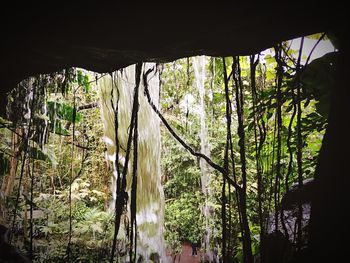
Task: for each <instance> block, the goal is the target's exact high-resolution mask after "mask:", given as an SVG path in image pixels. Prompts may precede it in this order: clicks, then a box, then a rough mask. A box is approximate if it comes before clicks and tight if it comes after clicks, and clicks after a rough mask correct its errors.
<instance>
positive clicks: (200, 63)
mask: <svg viewBox="0 0 350 263" xmlns="http://www.w3.org/2000/svg"><path fill="white" fill-rule="evenodd" d="M192 66H193V70H194V79H195V85H196V88H197V90H198V93H199V100H200V107H199V109H200V110H199V115H200V124H201V126H200V127H201V129H200V133H199V134H200V141H201V153H203V154H204V155H206V156H208V157H209V158H210V148H209V143H208V129H207V126H206V113H205V79H206V57H205V56H198V57H193V58H192ZM199 165H200V169H201V184H202V193H203V194H204V195H205V206H204V208H203V215H204V217H205V222H206V230H207V233H206V235H205V250H206V253H205V254H206V255H205V256H206V260H208V261H209V262H212V260H213V256H212V252H211V248H210V238H211V229H210V227H209V220H210V218H211V214H210V206H209V204H208V201H209V200H208V198H209V197H210V195H211V190H210V181H211V178H210V168H209V165H208V164H207V162H206V161H205V160H203V158H201V159H200V163H199Z"/></svg>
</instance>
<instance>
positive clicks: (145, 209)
mask: <svg viewBox="0 0 350 263" xmlns="http://www.w3.org/2000/svg"><path fill="white" fill-rule="evenodd" d="M153 67H155V64H154V63H145V64H144V69H143V70H144V71H147V70H148V69H150V68H153ZM148 85H149V86H148V87H149V91H150V94H151V96H152V99H153V102H154V103H155V104H156V105H158V103H159V74H158V72H157V71H154V73H152V74H149V75H148ZM134 87H135V65H131V66H129V67H127V68H125V69H123V70H121V71H117V72H114V73H113V74H112V75H108V76H105V77H103V78H101V79H100V80H99V88H100V109H101V117H102V121H103V125H104V141H105V143H106V145H107V159H108V160H109V161H110V162H111V163H112V164H113V165H112V167H115V165H114V162H115V159H116V158H115V156H116V142H115V129H114V111H113V109H112V105H111V104H112V103H111V95H112V94H113V104H114V105H116V104H117V96H118V94H119V102H118V106H119V110H118V120H119V129H118V139H119V142H120V146H121V147H120V153H119V163H120V164H121V165H123V164H124V158H125V149H126V145H127V135H128V131H129V124H130V118H131V110H132V103H133V92H134ZM112 89H113V90H112ZM139 104H140V106H139V113H138V114H139V115H138V116H139V117H138V171H137V198H136V203H137V213H136V221H137V229H138V233H137V234H138V236H137V251H136V253H137V254H139V255H142V257H143V259H145V260H146V261H147V259H149V258H150V255H151V254H152V253H158V254H159V256H160V258H161V259H162V262H165V247H164V241H163V218H164V211H163V210H164V193H163V188H162V185H161V170H160V152H161V151H160V122H159V119H158V117H157V115H156V114H155V113H154V112H153V110H152V109H151V107H150V106H149V104H148V102H147V100H146V98H145V96H144V95H143V83H142V81H141V83H140V93H139ZM131 156H132V154H131ZM131 171H132V162H129V167H128V176H127V191H128V193H129V196H131V195H130V189H131ZM116 178H117V172H116V171H115V170H114V171H113V177H112V182H113V183H112V187H111V188H112V189H111V191H112V195H113V198H112V201H111V203H110V211H113V210H114V205H115V200H116V195H115V193H116ZM129 202H130V198H129ZM129 213H130V211H129ZM120 229H121V230H120V231H119V237H118V238H121V237H122V235H123V234H124V235H125V232H123V231H122V226H121V228H120Z"/></svg>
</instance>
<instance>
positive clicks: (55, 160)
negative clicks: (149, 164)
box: [0, 34, 337, 262]
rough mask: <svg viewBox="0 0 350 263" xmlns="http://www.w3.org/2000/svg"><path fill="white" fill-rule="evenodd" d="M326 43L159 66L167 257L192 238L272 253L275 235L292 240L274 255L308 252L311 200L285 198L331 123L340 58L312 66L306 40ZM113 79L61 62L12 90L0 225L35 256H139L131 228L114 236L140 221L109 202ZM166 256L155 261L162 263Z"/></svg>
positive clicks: (306, 177)
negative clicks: (107, 136)
mask: <svg viewBox="0 0 350 263" xmlns="http://www.w3.org/2000/svg"><path fill="white" fill-rule="evenodd" d="M324 38H326V36H325V35H324V34H317V35H313V36H309V37H306V38H305V39H304V38H301V39H298V40H294V44H293V41H288V42H284V43H280V44H276V46H275V47H273V48H271V49H269V50H266V51H264V52H262V53H261V54H256V55H251V56H236V57H226V58H218V57H204V56H201V57H191V58H183V59H179V60H176V61H173V62H170V63H164V64H158V65H157V71H158V73H159V80H160V87H159V97H160V99H159V101H160V103H159V105H157V107H158V106H159V112H158V113H159V114H160V115H161V117H162V118H164V119H165V120H166V124H165V123H164V122H162V123H161V182H162V186H163V189H164V242H165V247H166V249H167V252H166V254H167V255H168V256H169V260H171V259H174V258H175V256H176V254H178V253H181V247H182V244H183V243H184V242H198V245H199V247H200V248H199V249H200V251H201V259H202V261H203V262H205V261H206V262H209V261H210V262H259V260H260V259H262V258H267V259H268V258H269V257H275V256H276V255H271V254H269V252H268V251H269V246H271V245H272V244H274V243H273V241H271V240H279V241H281V240H282V241H281V242H285V244H286V246H288V249H284V250H283V251H284V252H283V253H282V255H279V258H280V259H282V260H283V262H290V261H289V259H290V258H297V256H298V255H299V254H300V253H302V251H303V249H304V248H305V247H306V246H307V223H308V219H309V211H310V207H309V205H308V204H309V201H310V200H308V199H307V198H304V199H302V198H301V199H298V198H297V197H293V196H292V197H291V200H289V201H288V200H287V196H288V195H287V194H288V193H294V192H297V190H298V189H303V187H307V186H308V185H310V184H312V178H313V175H314V172H315V167H316V163H317V156H318V153H319V150H320V147H321V144H322V138H323V135H324V132H325V129H326V127H327V115H328V110H329V93H330V90H329V87H330V86H331V85H332V83H333V81H334V75H333V73H334V67H335V66H336V65H335V58H336V56H337V52H336V51H334V50H327V53H326V54H322V56H321V57H319V58H317V59H314V60H312V59H311V54H310V53H312V52H314V50H313V49H312V50H311V51H310V50H309V51H308V52H306V51H305V47H304V44H303V43H304V41H311V42H310V43H313V45H315V46H314V47H315V50H317V45H318V44H319V42H323V41H324V40H321V39H324ZM310 39H311V40H310ZM292 44H293V45H292ZM312 47H313V46H312ZM333 51H334V52H333ZM323 53H325V52H323ZM140 74H141V73H140ZM143 74H144V75H145V74H146V72H143ZM105 75H108V74H97V73H92V72H88V71H86V70H83V69H78V68H71V69H66V70H62V71H60V72H57V73H55V74H46V75H40V76H35V77H31V78H29V79H27V80H25V81H22V82H21V83H20V84H19V85H18V87H17V88H16V89H15V90H13V91H12V92H11V94H9V95H8V101H9V103H8V105H7V111H8V118H7V119H1V122H0V138H1V144H0V185H1V192H0V193H1V196H0V198H1V200H0V202H1V203H0V213H1V214H0V223H1V224H3V225H6V226H7V227H8V228H9V229H10V232H11V237H10V242H11V244H12V245H14V246H16V247H17V248H18V249H19V250H20V251H22V253H23V254H25V255H26V256H28V257H29V258H31V259H32V260H33V262H129V261H128V260H129V257H130V259H131V261H133V262H136V261H137V260H139V261H137V262H142V258H141V257H137V256H136V257H133V256H130V255H131V254H133V253H134V252H135V251H134V247H133V246H136V244H135V243H136V242H135V243H134V245H133V243H131V245H130V240H131V239H132V238H131V239H130V237H129V235H130V232H129V231H126V232H125V233H124V232H122V233H119V235H118V238H117V239H116V238H115V225H117V227H118V229H119V224H124V225H126V227H125V229H130V228H131V229H133V225H132V224H133V222H132V221H131V222H125V218H127V219H128V217H129V216H128V212H130V211H128V206H127V205H125V207H124V208H125V209H124V210H123V213H124V214H125V215H126V217H125V218H124V221H123V222H119V224H116V220H115V214H114V212H113V209H111V202H112V200H113V197H112V190H111V186H112V183H113V182H112V181H113V179H112V175H113V167H111V166H112V165H111V163H110V162H109V161H108V158H107V148H106V147H107V146H106V144H105V141H104V140H103V137H104V125H103V121H102V120H101V113H100V105H101V97H100V94H99V84H98V83H99V81H100V79H101V78H102V77H104V76H105ZM136 78H137V77H136ZM143 94H144V92H143V91H140V95H139V96H143ZM128 110H130V111H131V110H132V109H131V107H130V109H128ZM167 126H170V127H171V129H172V132H173V133H175V137H176V138H174V134H171V133H169V129H168V127H167ZM179 139H180V140H181V143H179V142H178V140H179ZM184 146H185V147H186V148H187V149H185V148H184ZM124 150H125V149H124ZM201 157H205V158H201ZM138 158H142V156H139V157H138ZM130 198H131V197H130ZM293 198H294V199H293ZM131 199H132V198H131ZM290 207H292V208H290ZM159 220H162V219H159ZM135 229H136V228H135ZM139 231H142V229H139ZM135 232H136V231H135ZM276 233H278V234H276ZM274 235H275V236H274ZM131 236H132V235H131ZM271 237H273V238H276V239H273V238H272V239H271ZM279 238H281V239H279ZM112 248H113V254H115V256H112V257H111V250H112ZM136 251H137V249H136ZM158 254H159V255H160V254H161V253H160V252H159V251H153V253H152V254H151V255H149V256H150V258H151V260H152V261H154V262H157V260H159V259H158V256H157V255H158ZM261 262H262V261H261ZM265 262H268V260H266V261H265Z"/></svg>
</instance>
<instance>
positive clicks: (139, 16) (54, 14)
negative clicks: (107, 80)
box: [0, 1, 350, 262]
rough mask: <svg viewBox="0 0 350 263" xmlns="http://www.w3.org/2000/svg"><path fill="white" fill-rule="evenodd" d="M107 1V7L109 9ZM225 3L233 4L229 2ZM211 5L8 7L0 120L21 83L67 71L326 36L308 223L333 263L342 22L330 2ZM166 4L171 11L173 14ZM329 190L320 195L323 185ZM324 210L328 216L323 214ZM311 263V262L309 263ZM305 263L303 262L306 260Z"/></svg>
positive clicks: (343, 74) (342, 172)
mask: <svg viewBox="0 0 350 263" xmlns="http://www.w3.org/2000/svg"><path fill="white" fill-rule="evenodd" d="M115 2H116V1H115ZM231 2H233V1H231ZM247 2H249V1H244V3H243V1H242V2H234V3H231V4H227V3H221V2H220V1H216V2H215V1H211V4H210V5H205V4H203V1H202V2H201V3H200V4H198V5H196V6H195V5H194V4H192V5H191V4H189V3H187V4H186V5H181V4H180V3H177V2H176V6H175V3H172V2H169V3H167V4H166V5H155V3H153V2H147V4H143V5H142V6H141V5H134V6H126V5H118V4H116V3H113V4H111V3H108V4H105V3H103V2H102V1H85V2H84V3H81V2H80V1H70V2H69V1H67V2H63V1H61V2H58V3H56V6H55V5H53V4H52V3H51V2H50V3H49V2H48V3H46V5H40V3H33V2H30V1H26V2H25V3H18V2H14V1H12V2H11V3H8V5H6V7H5V5H4V6H2V8H1V11H2V13H1V16H0V32H1V42H0V43H1V49H0V50H1V51H0V115H1V114H3V113H4V110H5V105H6V104H5V99H6V96H5V94H6V92H8V91H9V90H11V89H12V88H13V87H14V86H15V85H16V84H17V83H18V82H19V81H21V80H22V79H24V78H26V77H28V76H31V75H34V74H37V73H49V72H53V71H56V70H58V69H62V68H67V67H72V66H76V67H82V68H86V69H89V70H93V71H98V72H109V71H113V70H115V69H118V68H122V67H125V66H127V65H130V64H132V63H135V62H139V61H153V62H164V61H171V60H174V59H176V58H180V57H185V56H192V55H201V54H205V55H211V56H226V55H247V54H252V53H256V52H259V51H261V50H263V49H265V48H268V47H271V46H273V45H274V43H276V42H278V41H281V40H287V39H291V38H294V37H298V36H302V35H308V34H312V33H317V32H322V31H328V30H331V31H333V32H334V33H336V36H337V38H338V40H339V43H340V51H341V56H340V59H339V61H338V62H339V63H338V69H337V80H336V83H335V85H334V91H333V96H332V106H331V112H330V117H329V126H328V129H327V134H326V136H325V139H324V143H323V146H322V150H321V155H320V158H319V164H318V168H317V171H316V178H315V192H314V197H313V205H312V211H311V219H310V222H311V224H310V232H311V241H310V244H311V245H310V252H309V257H310V258H312V259H313V260H312V262H325V261H326V259H327V257H329V259H330V258H331V259H332V260H330V261H328V262H336V261H337V259H339V260H338V261H339V262H341V260H340V258H342V256H348V255H347V254H346V252H347V250H348V247H347V246H346V245H347V244H348V242H346V241H345V242H342V241H343V240H342V237H347V236H349V227H347V228H346V229H344V228H343V227H342V228H341V229H342V233H340V231H339V229H340V227H334V226H339V225H341V226H347V225H348V221H349V216H348V215H347V214H348V213H347V209H345V208H346V207H348V206H349V202H348V199H349V195H348V189H347V187H348V185H349V184H350V182H349V176H347V173H346V171H348V169H349V168H348V165H347V163H348V158H347V155H345V154H341V155H339V149H348V148H350V145H349V140H346V139H345V140H344V139H343V138H347V137H348V130H347V129H344V127H343V126H344V125H343V122H344V120H348V116H349V108H348V106H347V105H348V89H347V86H348V76H349V74H350V71H349V64H348V63H349V60H350V43H349V40H348V39H349V37H348V28H346V26H345V25H346V24H348V14H346V16H344V13H345V12H346V10H347V9H346V8H344V7H343V6H342V5H341V4H337V3H334V4H333V3H332V4H328V3H320V2H319V3H316V4H314V5H312V6H311V5H309V6H307V4H306V2H305V1H304V2H305V3H303V5H299V3H298V2H296V3H293V2H291V3H289V5H287V6H285V4H288V3H283V4H282V2H281V1H278V2H277V1H276V2H275V3H272V4H271V2H268V3H267V2H263V1H260V3H259V4H254V5H253V4H249V3H247ZM172 4H174V6H172ZM330 185H331V186H332V187H329V186H330ZM329 211H332V213H330V212H329ZM318 259H319V260H318ZM310 262H311V261H310Z"/></svg>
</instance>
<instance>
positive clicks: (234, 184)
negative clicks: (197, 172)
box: [143, 68, 241, 191]
mask: <svg viewBox="0 0 350 263" xmlns="http://www.w3.org/2000/svg"><path fill="white" fill-rule="evenodd" d="M152 71H153V68H151V69H149V70H147V72H146V73H144V74H143V83H144V88H145V90H144V95H145V96H146V98H147V100H148V103H149V104H150V106H151V108H152V109H153V111H154V112H155V113H156V114H157V115H158V117H159V118H160V119H161V121H162V122H163V124H164V125H165V127H166V128H167V129H168V131H169V132H170V133H171V135H172V136H173V137H174V138H175V139H176V140H177V141H178V142H179V143H180V144H181V145H182V146H183V147H184V148H185V149H186V150H188V151H189V152H190V153H191V154H192V155H194V156H196V157H200V158H203V159H204V160H205V161H206V162H207V163H208V164H209V165H210V166H211V167H213V168H214V169H216V170H217V171H219V172H220V173H222V174H223V175H224V176H225V178H226V179H227V181H228V183H229V184H231V185H233V187H234V188H235V189H236V190H237V191H240V190H241V187H240V186H239V185H238V184H236V183H235V182H234V181H233V180H232V179H231V178H230V177H229V176H228V175H227V172H226V170H225V169H224V168H223V167H221V166H220V165H218V164H216V163H214V162H213V161H212V160H211V159H210V158H209V157H208V156H206V155H204V154H203V153H199V152H196V151H195V150H193V149H192V148H191V146H189V145H188V144H186V142H184V140H182V139H181V138H180V137H179V136H178V135H177V134H176V132H175V131H174V130H173V128H171V126H170V125H169V123H168V122H167V120H166V119H165V118H164V117H163V115H162V114H161V113H160V111H159V110H158V109H157V107H156V106H155V105H154V103H153V101H152V99H151V96H150V94H149V90H148V82H147V76H148V74H150V73H151V72H152Z"/></svg>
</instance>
